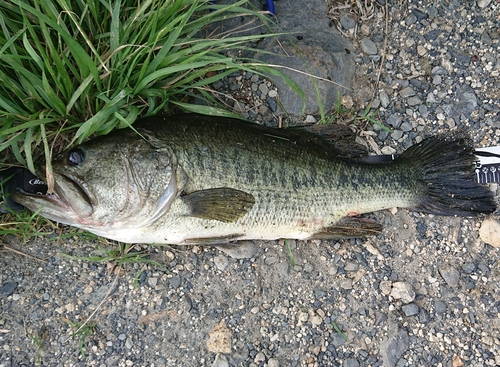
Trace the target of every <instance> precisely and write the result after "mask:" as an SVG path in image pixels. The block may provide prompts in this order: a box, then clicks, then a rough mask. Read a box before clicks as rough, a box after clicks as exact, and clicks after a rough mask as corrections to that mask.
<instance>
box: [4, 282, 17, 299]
mask: <svg viewBox="0 0 500 367" xmlns="http://www.w3.org/2000/svg"><path fill="white" fill-rule="evenodd" d="M17 286H18V283H17V282H7V283H5V284H4V285H2V286H1V287H0V297H8V296H10V295H11V294H12V293H14V291H15V289H16V288H17Z"/></svg>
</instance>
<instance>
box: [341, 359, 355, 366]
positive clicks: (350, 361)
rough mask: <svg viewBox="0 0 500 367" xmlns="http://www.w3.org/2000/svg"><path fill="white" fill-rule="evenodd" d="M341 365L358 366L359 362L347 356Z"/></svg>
mask: <svg viewBox="0 0 500 367" xmlns="http://www.w3.org/2000/svg"><path fill="white" fill-rule="evenodd" d="M342 367H359V362H358V360H357V359H354V358H347V359H346V360H345V361H344V363H342Z"/></svg>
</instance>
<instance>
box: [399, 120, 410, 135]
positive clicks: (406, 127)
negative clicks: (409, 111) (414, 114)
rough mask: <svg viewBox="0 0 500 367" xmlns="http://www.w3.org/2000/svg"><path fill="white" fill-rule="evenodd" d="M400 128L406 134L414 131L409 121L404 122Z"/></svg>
mask: <svg viewBox="0 0 500 367" xmlns="http://www.w3.org/2000/svg"><path fill="white" fill-rule="evenodd" d="M399 128H400V129H401V130H403V131H404V132H408V131H412V130H413V126H412V125H411V124H410V123H409V122H407V121H405V122H403V123H402V124H401V126H400V127H399Z"/></svg>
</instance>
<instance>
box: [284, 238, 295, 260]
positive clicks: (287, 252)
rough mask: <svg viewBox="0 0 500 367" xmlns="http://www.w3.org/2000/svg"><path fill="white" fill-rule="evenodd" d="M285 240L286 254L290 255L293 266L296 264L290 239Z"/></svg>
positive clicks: (289, 258)
mask: <svg viewBox="0 0 500 367" xmlns="http://www.w3.org/2000/svg"><path fill="white" fill-rule="evenodd" d="M284 242H285V251H286V255H287V257H288V261H290V265H291V266H295V258H294V256H293V251H292V248H291V247H290V244H289V243H288V240H284Z"/></svg>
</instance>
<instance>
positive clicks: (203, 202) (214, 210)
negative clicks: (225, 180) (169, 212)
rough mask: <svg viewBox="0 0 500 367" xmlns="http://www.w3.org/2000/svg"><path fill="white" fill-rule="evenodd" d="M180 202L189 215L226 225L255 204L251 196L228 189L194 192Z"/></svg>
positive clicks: (183, 197)
mask: <svg viewBox="0 0 500 367" xmlns="http://www.w3.org/2000/svg"><path fill="white" fill-rule="evenodd" d="M182 200H183V201H184V202H185V203H186V204H187V205H188V207H189V209H190V212H189V215H191V216H193V217H197V218H202V219H213V220H218V221H221V222H226V223H230V222H234V221H236V220H238V219H239V218H241V217H242V216H243V215H245V214H246V213H247V212H248V211H249V210H250V209H251V208H252V206H253V204H255V198H254V197H253V195H251V194H248V193H246V192H244V191H241V190H236V189H231V188H228V187H222V188H216V189H207V190H200V191H194V192H192V193H189V194H187V195H184V196H182Z"/></svg>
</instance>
